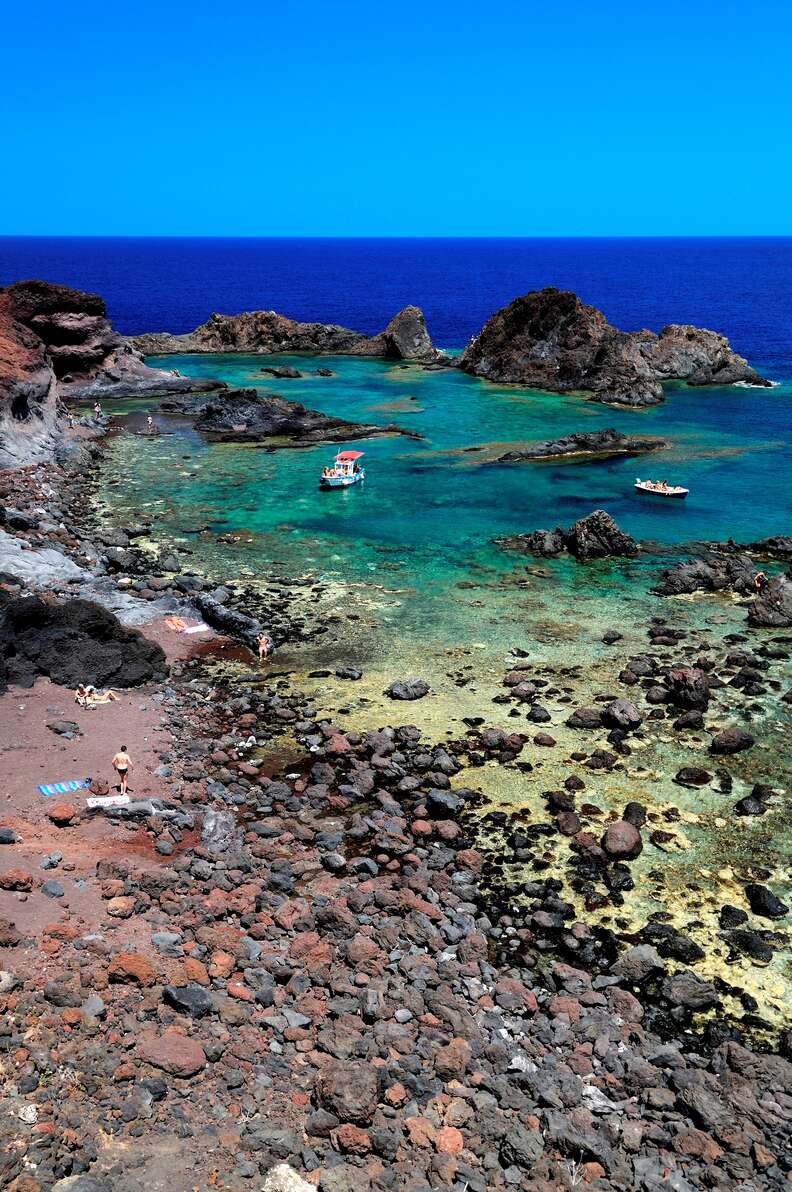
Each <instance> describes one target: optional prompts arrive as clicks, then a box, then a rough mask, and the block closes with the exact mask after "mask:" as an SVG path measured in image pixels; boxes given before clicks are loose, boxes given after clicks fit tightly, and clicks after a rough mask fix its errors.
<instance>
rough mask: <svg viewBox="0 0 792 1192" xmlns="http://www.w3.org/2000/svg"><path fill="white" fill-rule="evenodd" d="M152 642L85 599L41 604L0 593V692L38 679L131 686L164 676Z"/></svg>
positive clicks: (160, 656)
mask: <svg viewBox="0 0 792 1192" xmlns="http://www.w3.org/2000/svg"><path fill="white" fill-rule="evenodd" d="M166 670H167V667H166V663H165V655H164V653H163V651H162V650H161V649H160V647H159V646H158V645H157V644H156V642H153V641H150V640H149V639H148V638H146V637H143V636H142V634H140V633H138V632H137V631H136V630H133V629H126V628H125V627H124V626H123V625H122V624H121V622H120V621H119V620H118V618H117V617H115V616H114V615H113V614H112V613H111V612H108V610H107V609H104V608H101V607H100V606H99V605H98V604H93V603H91V602H90V601H88V600H66V601H63V602H60V601H44V600H40V599H39V598H38V597H37V596H28V597H18V596H13V595H11V594H9V593H8V592H4V591H1V590H0V692H2V691H4V690H5V688H6V686H7V685H8V684H11V683H14V684H17V685H18V686H20V687H31V686H32V685H33V683H34V682H35V681H36V678H37V677H38V676H39V675H48V676H49V677H50V679H52V681H53V683H58V684H60V685H61V686H64V687H76V685H77V684H78V683H93V684H95V685H96V686H113V687H136V686H138V684H140V683H147V682H149V681H151V680H152V679H155V678H162V677H163V676H164V675H165V673H166Z"/></svg>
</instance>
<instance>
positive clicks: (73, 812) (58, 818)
mask: <svg viewBox="0 0 792 1192" xmlns="http://www.w3.org/2000/svg"><path fill="white" fill-rule="evenodd" d="M47 815H48V817H49V818H50V819H51V820H52V822H53V824H57V825H58V827H59V828H65V827H66V826H67V825H68V824H70V823H72V821H73V820H75V819H76V818H77V808H76V807H75V806H74V804H73V803H55V804H54V806H52V807H48V808H47Z"/></svg>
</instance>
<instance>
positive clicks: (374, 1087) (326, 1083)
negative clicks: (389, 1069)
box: [316, 1060, 379, 1126]
mask: <svg viewBox="0 0 792 1192" xmlns="http://www.w3.org/2000/svg"><path fill="white" fill-rule="evenodd" d="M316 1099H317V1101H318V1103H319V1105H320V1106H321V1108H322V1109H325V1110H327V1111H328V1112H330V1113H333V1114H335V1116H336V1117H337V1118H338V1119H339V1120H340V1121H342V1122H354V1123H355V1124H356V1125H359V1126H365V1125H366V1124H367V1123H368V1122H370V1121H371V1119H372V1118H373V1116H374V1114H375V1112H376V1109H377V1104H378V1102H379V1081H378V1078H377V1070H376V1068H374V1067H373V1066H372V1065H371V1064H367V1063H365V1062H364V1061H361V1060H330V1061H329V1062H328V1063H326V1064H325V1066H324V1067H323V1068H322V1070H321V1071H320V1073H319V1075H318V1076H317V1079H316Z"/></svg>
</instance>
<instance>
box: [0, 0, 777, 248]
mask: <svg viewBox="0 0 792 1192" xmlns="http://www.w3.org/2000/svg"><path fill="white" fill-rule="evenodd" d="M791 53H792V5H789V4H788V3H786V2H785V0H775V2H768V0H755V2H754V3H752V4H746V3H744V2H742V3H735V2H733V0H687V2H686V3H683V2H681V0H665V2H664V3H662V4H657V3H654V4H652V3H649V4H636V3H635V0H600V3H597V2H596V0H567V2H566V3H557V2H556V3H554V2H553V0H542V2H541V3H535V2H534V0H523V2H521V3H512V2H511V0H506V2H503V0H495V2H494V3H492V4H489V5H487V4H483V3H481V2H480V0H478V2H476V3H472V2H471V0H454V2H453V3H452V2H450V0H440V2H437V0H434V2H433V0H425V3H424V4H423V5H418V4H416V5H413V6H393V5H383V4H372V3H355V2H354V0H336V2H335V3H333V2H331V0H286V2H285V3H284V2H283V0H279V3H277V4H273V3H271V0H255V2H250V0H235V2H234V3H229V4H227V5H225V6H223V5H221V4H218V3H217V0H212V3H211V4H209V3H205V2H204V0H190V3H185V2H184V0H165V2H164V3H163V2H162V0H160V2H159V3H156V4H155V3H151V2H149V0H142V2H138V3H135V4H130V5H126V4H107V2H106V0H103V3H101V4H99V3H96V2H95V0H88V2H82V0H77V3H75V4H71V5H65V4H63V3H62V0H58V2H57V3H55V2H53V0H42V2H40V3H38V4H31V3H28V4H14V5H9V6H7V7H6V9H5V12H4V17H3V34H2V45H0V71H2V79H3V83H2V88H1V89H0V91H1V92H2V94H0V128H1V129H2V153H0V163H1V164H0V234H73V235H86V234H95V235H105V234H107V235H125V234H128V235H157V234H161V235H241V236H246V235H253V236H255V235H261V236H273V235H274V236H278V235H385V236H387V235H427V236H433V235H492V236H500V235H525V236H537V235H538V236H542V235H687V234H689V235H730V234H736V235H739V234H760V235H761V234H787V233H792V149H791V148H790V145H791V144H792V139H791V138H790V128H792V87H790V83H789V75H788V60H789V57H790V54H791Z"/></svg>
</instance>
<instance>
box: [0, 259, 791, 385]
mask: <svg viewBox="0 0 792 1192" xmlns="http://www.w3.org/2000/svg"><path fill="white" fill-rule="evenodd" d="M26 277H41V278H44V279H46V280H49V281H58V282H64V283H66V284H68V285H73V286H78V287H80V288H83V289H88V290H95V291H97V292H98V293H100V294H102V295H103V297H104V298H105V299H106V301H107V305H108V309H109V313H110V317H111V318H112V320H113V323H114V324H115V326H116V327H117V328H118V330H120V331H122V332H125V333H127V334H132V333H136V332H141V331H164V330H167V331H176V332H179V331H188V330H191V329H192V328H193V327H195V326H196V325H197V324H198V323H201V322H203V321H204V320H205V319H206V318H207V317H208V315H209V314H211V312H212V311H215V310H217V311H221V312H224V313H227V314H234V313H238V312H239V311H242V310H255V309H273V310H277V311H279V312H281V313H283V314H286V315H290V316H292V317H293V318H297V319H310V320H318V321H320V322H338V323H342V324H344V325H346V326H350V327H354V328H356V329H358V330H360V331H365V332H373V331H377V330H379V329H381V328H382V327H383V326H384V325H385V323H386V322H387V321H388V319H390V317H391V315H393V314H394V313H395V312H396V311H397V310H399V309H400V308H401V307H402V306H404V305H406V304H407V303H410V302H412V303H415V304H416V305H418V306H421V307H422V308H423V310H424V312H425V314H426V318H427V321H428V324H429V330H430V332H431V335H432V338H433V339H434V341H435V343H436V344H438V345H439V346H440V347H445V348H453V347H461V346H462V345H463V344H465V343H466V342H467V340H468V339H469V338H470V336H471V335H473V334H474V332H476V331H478V329H479V328H480V327H481V324H482V323H483V322H484V320H485V319H486V318H487V317H488V316H489V315H490V314H492V312H493V311H494V310H496V309H497V308H498V307H500V306H502V305H504V304H505V303H506V302H509V301H510V300H511V299H512V298H514V297H516V296H517V295H518V294H523V293H525V292H526V291H527V290H531V289H535V288H537V287H541V286H546V285H557V286H560V287H562V288H571V289H573V290H575V291H576V292H577V293H578V294H580V296H581V297H582V298H583V299H584V300H585V301H586V302H591V303H593V304H594V305H596V306H599V307H600V308H601V309H602V310H604V311H605V313H606V315H607V316H608V318H609V319H610V321H611V322H612V323H614V324H615V325H616V326H619V327H622V328H624V329H625V330H634V329H636V328H638V327H649V328H651V329H653V330H658V329H659V328H660V327H661V326H663V324H665V323H669V322H677V323H696V324H699V325H700V326H705V327H712V328H714V329H715V330H717V331H721V332H723V333H725V334H727V335H728V336H729V338H730V339H731V341H732V344H733V346H734V347H735V348H736V349H737V350H738V351H739V352H741V353H742V354H743V355H746V356H748V357H750V359H751V360H752V361H753V362H754V363H755V364H757V365H759V366H760V367H764V368H768V369H769V370H770V371H771V373H772V374H773V375H783V376H789V375H792V238H766V239H765V238H762V239H605V240H602V239H572V240H567V239H564V240H556V239H541V240H534V239H520V240H453V239H451V240H402V239H382V240H366V239H364V240H324V239H316V240H289V239H285V240H266V239H262V240H251V239H231V240H227V239H87V238H57V239H52V238H24V237H18V238H17V237H15V238H0V284H7V283H8V282H11V281H15V280H18V279H19V278H26Z"/></svg>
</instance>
